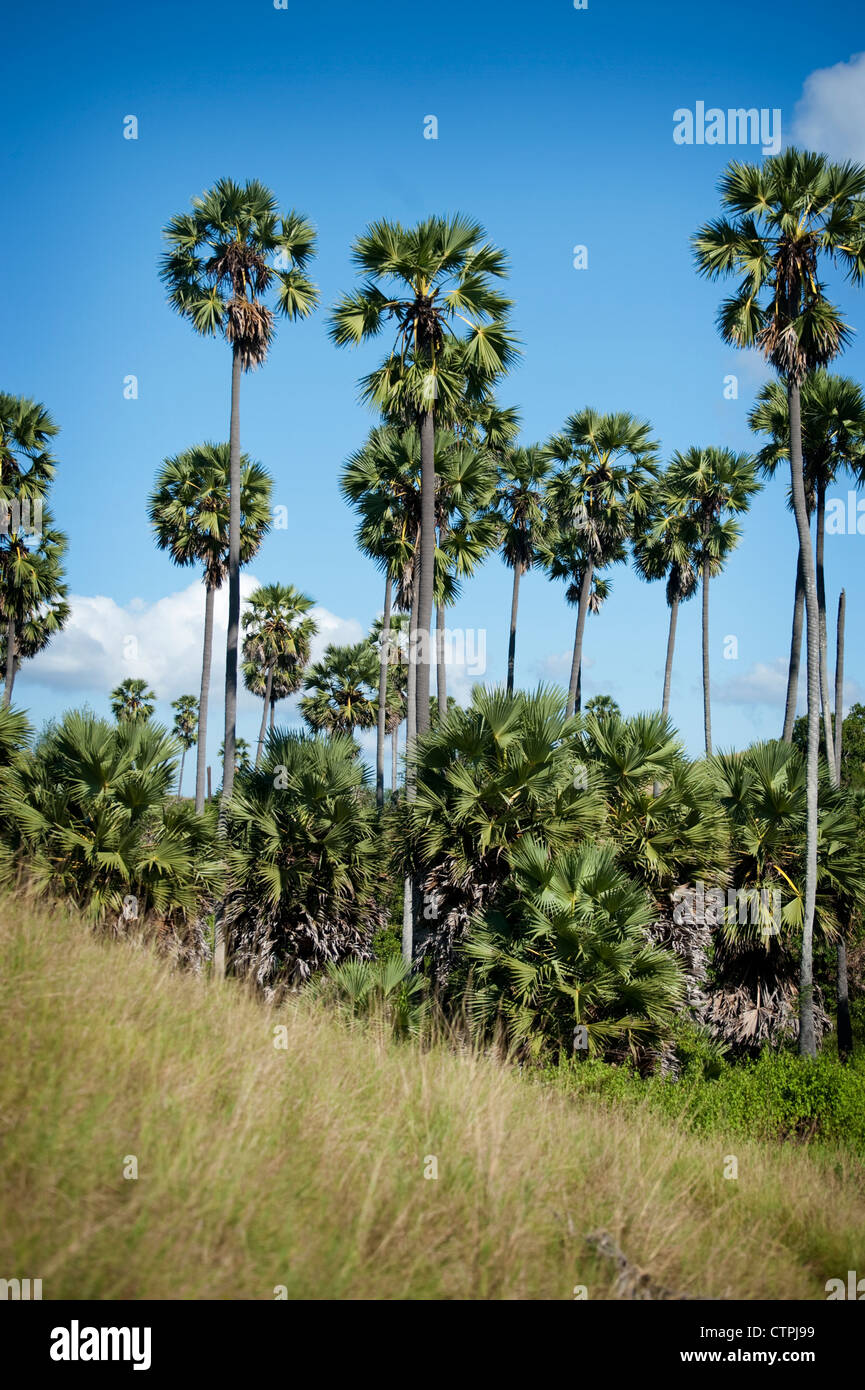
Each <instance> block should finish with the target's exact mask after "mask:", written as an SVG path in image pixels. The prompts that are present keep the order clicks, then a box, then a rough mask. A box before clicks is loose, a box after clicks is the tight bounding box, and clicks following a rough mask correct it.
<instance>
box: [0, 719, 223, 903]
mask: <svg viewBox="0 0 865 1390" xmlns="http://www.w3.org/2000/svg"><path fill="white" fill-rule="evenodd" d="M176 750H177V745H176V743H175V741H174V739H173V738H172V737H171V736H170V735H169V734H168V733H167V731H166V730H165V729H163V728H161V727H160V726H159V725H155V724H150V723H148V722H145V721H138V722H132V723H129V722H123V723H120V724H117V725H111V724H109V723H108V722H107V721H106V720H103V719H96V718H95V717H94V716H93V715H91V714H81V713H78V712H74V711H73V712H72V713H69V714H66V715H65V716H64V718H63V719H62V720H61V721H60V722H59V723H58V724H57V725H56V726H54V727H52V728H50V729H49V730H48V731H47V733H45V734H44V735H43V737H42V738H41V739H40V740H39V743H38V744H37V746H36V748H35V750H34V751H33V752H32V753H31V754H22V755H20V756H19V757H18V758H17V759H16V761H15V762H14V763H13V765H12V766H11V767H9V768H8V769H7V770H6V773H5V774H4V776H3V779H2V784H0V821H2V833H3V839H4V842H5V843H6V845H7V846H9V847H10V848H11V850H12V851H13V856H14V858H13V861H12V862H13V863H14V865H15V866H16V868H17V869H18V870H20V871H22V872H23V873H24V874H25V875H26V877H27V879H28V881H29V882H30V883H32V885H33V886H34V888H35V889H36V890H37V892H39V893H41V894H44V895H51V896H55V897H59V898H61V899H63V900H65V901H67V902H69V903H71V904H73V905H74V906H75V907H76V908H77V909H79V910H80V911H82V912H83V913H84V914H85V915H86V916H87V917H89V918H90V919H92V920H95V921H104V920H107V919H109V918H111V917H116V918H118V919H119V918H121V917H123V918H124V919H125V920H137V921H139V922H141V921H143V920H144V919H146V918H147V917H149V916H151V915H152V916H153V917H155V918H158V919H160V920H172V921H182V920H185V919H187V918H190V917H194V916H195V915H196V914H197V912H198V910H199V907H200V904H201V903H202V901H205V900H208V899H209V898H210V897H211V896H212V894H213V893H214V892H215V891H216V889H217V888H218V885H219V880H220V869H219V865H218V863H217V861H216V859H215V857H214V851H213V844H212V829H211V828H210V827H209V826H208V824H207V822H206V821H204V820H203V819H202V818H200V817H197V816H196V815H195V814H194V812H193V811H192V810H191V808H189V807H188V806H186V805H184V804H181V803H178V802H175V801H174V800H172V799H170V797H169V790H170V787H171V786H172V784H173V778H174V775H175V772H176V767H177V763H176Z"/></svg>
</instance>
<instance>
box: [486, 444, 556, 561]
mask: <svg viewBox="0 0 865 1390" xmlns="http://www.w3.org/2000/svg"><path fill="white" fill-rule="evenodd" d="M551 467H552V460H551V458H550V456H549V454H548V453H547V451H546V450H544V449H542V448H541V446H540V445H539V444H530V445H528V446H527V447H525V448H514V449H507V450H505V451H504V453H503V455H502V458H501V460H500V462H499V466H498V488H497V491H496V500H495V511H496V515H497V516H498V518H499V520H500V523H501V528H502V529H501V542H500V543H501V554H502V559H503V560H504V562H505V564H506V565H507V566H508V568H509V569H519V570H520V572H521V573H523V574H524V573H525V572H526V570H529V569H531V567H532V565H533V564H534V563H535V561H536V559H537V544H538V539H539V536H540V534H541V532H542V530H543V527H544V524H545V521H546V508H545V497H546V485H547V480H548V478H549V475H550V469H551Z"/></svg>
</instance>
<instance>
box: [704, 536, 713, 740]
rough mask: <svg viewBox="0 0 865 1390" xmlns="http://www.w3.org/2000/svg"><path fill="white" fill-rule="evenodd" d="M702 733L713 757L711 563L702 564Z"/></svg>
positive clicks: (705, 561) (706, 561) (706, 560)
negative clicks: (710, 644)
mask: <svg viewBox="0 0 865 1390" xmlns="http://www.w3.org/2000/svg"><path fill="white" fill-rule="evenodd" d="M702 731H704V737H705V745H706V758H711V756H712V687H711V677H709V562H708V559H704V562H702Z"/></svg>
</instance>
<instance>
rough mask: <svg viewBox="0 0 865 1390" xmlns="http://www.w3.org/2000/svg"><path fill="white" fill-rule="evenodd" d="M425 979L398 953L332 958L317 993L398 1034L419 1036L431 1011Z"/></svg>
mask: <svg viewBox="0 0 865 1390" xmlns="http://www.w3.org/2000/svg"><path fill="white" fill-rule="evenodd" d="M426 988H427V984H426V980H425V979H424V978H423V976H422V975H417V974H413V973H412V972H411V969H410V967H409V966H408V965H407V964H406V962H405V961H404V960H403V959H402V957H401V956H399V955H394V954H389V955H387V956H385V957H384V958H383V959H380V960H372V961H367V960H356V959H350V960H346V961H343V962H342V964H340V965H336V964H334V963H333V962H331V964H330V965H328V967H327V970H326V972H325V973H324V975H323V976H319V980H318V988H317V990H316V993H318V995H319V997H320V998H322V999H324V1000H325V1001H326V1002H334V1003H336V1004H338V1005H341V1006H342V1007H344V1008H347V1009H348V1010H349V1011H350V1012H351V1014H352V1016H353V1017H354V1018H362V1019H366V1020H368V1021H369V1022H383V1023H384V1024H385V1025H386V1026H387V1028H388V1029H389V1031H390V1032H391V1033H392V1035H393V1036H394V1037H395V1038H417V1037H419V1036H420V1033H421V1030H422V1027H423V1023H424V1020H425V1018H426V1016H427V1013H428V1000H427V998H426V997H425V996H426Z"/></svg>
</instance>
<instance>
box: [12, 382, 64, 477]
mask: <svg viewBox="0 0 865 1390" xmlns="http://www.w3.org/2000/svg"><path fill="white" fill-rule="evenodd" d="M58 432H59V430H58V426H57V425H55V424H54V421H53V420H52V419H51V416H50V415H49V413H48V411H47V410H46V409H45V407H44V405H40V404H39V402H38V401H31V400H28V399H27V398H26V397H25V396H11V395H9V394H8V392H6V391H0V501H4V502H10V501H16V500H23V499H24V498H25V497H29V498H37V497H42V496H44V493H45V490H46V488H47V485H48V483H49V482H50V481H51V479H52V478H53V476H54V467H55V464H54V457H53V455H52V453H51V441H52V440H53V438H54V436H55V435H56V434H57V433H58Z"/></svg>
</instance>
